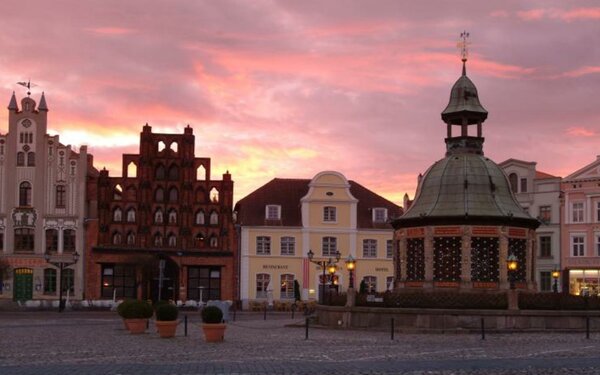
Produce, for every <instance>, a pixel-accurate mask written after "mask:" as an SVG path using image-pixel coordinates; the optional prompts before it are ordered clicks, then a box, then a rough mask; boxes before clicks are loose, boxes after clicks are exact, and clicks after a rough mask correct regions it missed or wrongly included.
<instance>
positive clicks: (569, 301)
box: [519, 293, 600, 310]
mask: <svg viewBox="0 0 600 375" xmlns="http://www.w3.org/2000/svg"><path fill="white" fill-rule="evenodd" d="M519 308H520V309H523V310H586V309H589V310H599V309H600V298H598V297H595V296H594V297H582V296H575V295H572V294H565V293H520V294H519Z"/></svg>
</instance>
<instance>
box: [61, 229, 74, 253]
mask: <svg viewBox="0 0 600 375" xmlns="http://www.w3.org/2000/svg"><path fill="white" fill-rule="evenodd" d="M75 239H76V235H75V230H74V229H65V230H64V231H63V252H64V253H74V252H75V248H76V241H75Z"/></svg>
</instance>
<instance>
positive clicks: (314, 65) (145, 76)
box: [0, 0, 600, 203]
mask: <svg viewBox="0 0 600 375" xmlns="http://www.w3.org/2000/svg"><path fill="white" fill-rule="evenodd" d="M599 22H600V8H598V7H597V5H596V2H595V1H591V0H590V1H578V2H577V3H571V2H568V3H567V2H562V1H558V0H550V1H541V0H536V1H531V2H526V3H523V2H521V1H517V0H508V1H476V0H472V1H471V0H460V1H456V2H449V1H442V0H426V1H419V2H399V1H395V0H382V1H377V2H369V1H359V0H340V1H331V2H323V1H317V0H307V1H292V0H280V1H266V0H259V1H251V2H249V1H243V0H224V1H218V2H217V1H184V0H175V1H169V2H148V1H141V0H133V1H127V2H122V1H116V0H106V1H102V2H78V1H74V0H62V1H58V2H53V3H52V5H49V4H48V3H47V2H44V1H41V0H26V1H17V0H5V1H2V2H1V3H0V47H1V48H2V51H3V54H2V56H1V57H0V77H2V82H1V83H0V88H1V89H0V100H2V98H4V100H5V103H6V104H8V101H9V99H10V95H11V94H12V92H13V91H16V93H17V96H18V98H19V99H20V98H22V97H23V96H24V95H26V94H25V91H24V90H22V87H20V86H18V85H16V84H15V83H16V82H18V81H23V80H27V79H31V80H32V82H34V83H36V84H37V85H38V86H37V87H35V88H34V89H33V90H32V97H33V98H34V99H35V100H39V97H40V95H41V92H42V91H44V92H45V95H46V100H47V103H48V106H49V108H50V112H49V131H50V132H51V133H52V134H59V135H60V139H61V142H62V143H64V144H71V145H73V146H79V145H83V144H87V145H88V146H89V150H90V152H91V153H93V155H94V161H95V165H96V167H98V168H102V167H104V166H106V168H108V169H109V170H110V174H111V175H113V176H114V175H119V174H120V173H121V155H122V154H123V153H137V152H138V143H139V133H140V131H141V130H142V126H143V125H144V124H145V123H148V124H149V125H150V126H152V128H153V131H154V132H177V133H181V132H183V129H184V128H185V127H186V126H187V125H188V124H189V125H190V126H191V127H192V128H193V129H194V135H195V137H196V155H197V156H201V157H210V158H212V173H213V178H220V176H221V174H222V173H225V171H227V170H229V171H230V172H231V173H232V175H233V179H234V181H235V199H236V200H238V199H240V198H242V197H244V196H245V195H246V194H248V193H249V192H251V191H252V190H254V189H256V188H257V187H259V186H261V185H263V184H264V183H266V182H268V181H269V180H271V179H272V178H274V177H282V178H311V177H313V176H314V175H315V174H316V173H318V172H319V171H322V170H338V171H340V172H342V173H344V174H345V175H346V177H347V178H349V179H352V180H355V181H357V182H360V183H361V184H363V185H364V186H366V187H368V188H370V189H372V190H374V191H376V192H378V193H380V194H382V195H384V196H385V197H387V198H388V199H391V200H393V201H394V202H397V203H401V202H402V197H403V196H404V194H405V193H408V194H409V195H410V196H411V197H412V196H413V195H414V192H415V187H416V181H417V176H418V174H419V173H423V172H425V170H426V169H427V168H428V167H429V166H430V165H431V164H432V163H433V162H434V161H436V160H438V159H440V158H442V157H443V156H444V152H445V145H444V141H443V139H444V137H445V125H444V124H443V123H442V121H441V119H440V112H441V111H442V110H443V109H444V108H445V106H446V104H447V102H448V98H449V94H450V89H451V87H452V85H453V84H454V82H455V81H456V80H457V79H458V77H459V76H460V73H461V68H462V65H461V61H460V55H459V51H458V50H457V48H456V43H457V41H458V36H459V34H460V32H461V31H463V30H468V31H469V32H470V33H471V40H470V42H471V45H470V57H469V61H468V62H467V73H468V75H469V77H470V78H471V80H472V81H473V82H474V83H475V84H476V85H477V88H478V90H479V96H480V99H481V102H482V104H483V105H484V107H485V108H486V109H487V110H488V111H489V119H488V120H487V121H486V122H485V123H484V129H483V132H484V136H485V139H486V141H485V146H484V151H485V153H486V155H487V156H489V157H490V158H492V159H493V160H495V161H496V162H501V161H503V160H506V159H508V158H516V159H522V160H528V161H537V166H538V168H539V169H540V170H541V171H544V172H546V173H551V174H555V175H563V176H564V175H567V174H569V173H571V172H572V171H574V170H577V169H579V168H580V167H581V166H583V165H585V164H587V163H588V162H590V161H591V160H594V159H595V157H596V154H597V153H598V152H597V150H598V134H600V108H599V107H598V105H597V99H596V98H597V95H598V88H599V87H600V74H598V73H600V65H599V64H600V63H599V61H598V56H599V55H600V52H599V48H600V46H599V45H598V43H597V36H598V26H599ZM573 124H577V125H576V126H574V125H573ZM6 131H7V112H6V111H0V132H1V133H4V132H6ZM567 140H568V143H566V141H567Z"/></svg>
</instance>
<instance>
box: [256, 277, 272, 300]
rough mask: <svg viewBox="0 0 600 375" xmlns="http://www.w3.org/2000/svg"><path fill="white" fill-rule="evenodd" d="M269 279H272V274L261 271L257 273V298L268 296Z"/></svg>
mask: <svg viewBox="0 0 600 375" xmlns="http://www.w3.org/2000/svg"><path fill="white" fill-rule="evenodd" d="M269 281H271V275H269V274H268V273H259V274H257V275H256V298H267V287H268V286H269Z"/></svg>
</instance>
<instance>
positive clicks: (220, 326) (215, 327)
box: [202, 323, 227, 342]
mask: <svg viewBox="0 0 600 375" xmlns="http://www.w3.org/2000/svg"><path fill="white" fill-rule="evenodd" d="M225 328H227V324H225V323H210V324H209V323H203V324H202V330H203V331H204V340H205V341H206V342H221V341H223V340H224V339H225Z"/></svg>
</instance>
